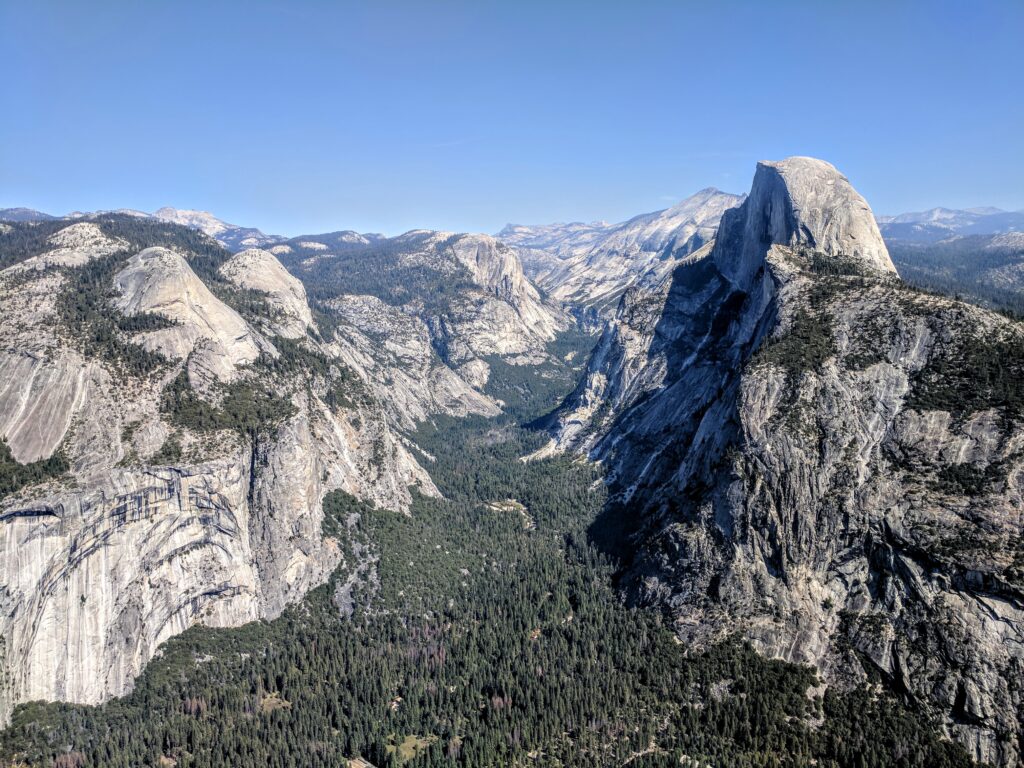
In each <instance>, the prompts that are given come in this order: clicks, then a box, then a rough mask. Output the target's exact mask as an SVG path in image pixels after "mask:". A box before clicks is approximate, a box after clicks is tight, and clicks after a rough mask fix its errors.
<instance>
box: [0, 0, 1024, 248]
mask: <svg viewBox="0 0 1024 768" xmlns="http://www.w3.org/2000/svg"><path fill="white" fill-rule="evenodd" d="M1022 40H1024V0H1008V1H1007V2H1004V3H994V2H993V3H989V2H963V3H945V2H920V3H915V2H898V0H897V1H894V2H886V3H870V2H863V1H862V2H849V3H840V2H831V1H829V0H823V1H822V2H804V3H799V2H791V3H786V2H763V3H762V2H758V3H741V2H735V3H720V2H714V3H712V2H711V1H710V0H708V1H707V2H702V3H696V2H671V3H668V2H666V3H657V2H637V1H635V2H629V3H626V2H622V3H614V4H613V3H601V2H555V1H554V0H552V1H551V2H545V3H540V2H537V3H532V2H523V1H520V2H508V3H491V2H485V1H483V0H474V1H473V2H468V1H467V2H462V3H456V2H448V3H429V4H428V3H408V4H406V3H397V2H387V1H384V0H381V1H378V2H366V3H353V4H340V3H327V2H323V3H317V2H289V3H279V4H278V3H273V4H272V3H262V2H244V3H243V2H238V3H230V2H202V3H187V2H173V3H171V2H156V1H149V2H123V3H118V2H102V1H99V2H90V3H82V2H68V3H55V2H45V0H32V2H27V1H26V2H17V1H16V0H0V63H2V65H3V75H4V76H3V88H2V91H0V93H2V96H0V98H2V102H0V103H2V105H3V106H2V108H0V117H2V119H0V207H5V206H18V205H25V206H30V207H35V208H39V209H42V210H45V211H49V212H53V213H64V212H67V211H70V210H74V209H82V210H95V209H100V208H114V207H131V208H140V209H143V210H150V211H151V210H153V209H155V208H157V207H159V206H161V205H173V206H177V207H182V208H201V209H206V210H210V211H212V212H214V213H215V214H217V215H218V216H221V217H222V218H224V219H226V220H228V221H232V222H234V223H239V224H247V225H252V226H258V227H260V228H262V229H264V230H266V231H269V232H280V233H284V234H297V233H300V232H317V231H325V230H329V229H340V228H353V229H358V230H362V231H383V232H387V233H397V232H401V231H404V230H406V229H410V228H413V227H431V228H439V229H440V228H443V229H454V230H478V231H495V230H497V229H499V228H500V227H501V226H502V225H503V224H505V223H506V222H508V221H516V222H528V223H533V222H546V221H557V220H577V219H583V220H593V219H608V220H620V219H623V218H626V217H628V216H630V215H633V214H635V213H640V212H644V211H648V210H655V209H658V208H664V207H666V206H667V205H668V204H670V203H671V202H672V201H675V200H676V199H679V198H682V197H684V196H686V195H688V194H691V193H692V192H694V191H696V190H697V189H700V188H702V187H705V186H717V187H720V188H722V189H726V190H730V191H737V192H739V191H745V190H746V189H747V188H748V186H749V184H750V179H751V177H752V174H753V167H754V162H755V161H756V160H758V159H761V158H769V159H775V158H780V157H784V156H786V155H791V154H809V155H815V156H818V157H822V158H825V159H827V160H830V161H831V162H833V163H834V164H835V165H837V166H838V167H839V168H840V170H842V171H844V172H845V173H846V174H847V175H848V176H849V177H850V179H851V181H853V183H854V185H855V186H856V187H857V188H858V189H859V190H860V191H861V192H862V193H863V194H864V195H865V196H866V197H867V198H868V200H869V202H870V203H871V204H872V207H873V208H874V209H875V211H876V212H879V213H893V212H901V211H905V210H917V209H921V208H926V207H931V206H935V205H948V206H953V207H965V206H972V205H997V206H1000V207H1004V208H1010V209H1019V208H1024V43H1022Z"/></svg>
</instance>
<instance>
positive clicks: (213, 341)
mask: <svg viewBox="0 0 1024 768" xmlns="http://www.w3.org/2000/svg"><path fill="white" fill-rule="evenodd" d="M229 263H230V262H229ZM114 285H115V287H116V289H117V290H118V292H119V293H120V294H121V295H120V298H118V299H117V301H116V302H115V306H116V307H117V309H119V310H121V312H123V313H124V314H126V315H128V316H133V315H140V314H144V313H151V314H154V315H159V316H160V317H163V318H165V319H167V320H169V321H171V323H173V325H172V326H171V327H169V328H162V329H159V330H155V331H150V332H148V333H146V334H145V336H144V338H143V339H142V345H143V346H144V347H145V348H146V349H149V350H151V351H154V352H159V353H161V354H162V355H164V356H166V357H169V358H172V359H175V360H184V359H185V358H187V357H188V356H189V355H191V354H192V353H193V352H196V353H197V357H196V360H195V364H196V365H197V366H199V367H201V368H202V369H203V370H204V371H206V372H209V373H210V374H211V375H212V376H213V377H214V378H216V379H217V380H219V381H228V380H230V379H231V378H233V377H234V375H235V370H236V369H237V368H238V366H240V365H245V364H247V363H251V362H252V361H253V360H255V359H256V357H257V356H258V355H259V352H260V346H259V344H258V343H257V338H256V335H255V333H254V332H253V330H252V329H251V328H250V327H249V326H248V324H247V323H246V322H245V321H244V320H243V319H242V318H241V316H240V315H239V314H238V313H237V312H236V311H235V310H233V309H231V308H230V307H228V306H227V305H226V304H224V302H222V301H221V300H220V299H218V298H217V297H216V296H214V295H213V293H212V292H211V291H210V289H209V288H207V287H206V285H205V284H204V283H203V281H202V280H200V279H199V278H198V277H197V276H196V274H195V273H194V272H193V271H192V268H191V267H190V266H189V264H188V262H187V261H186V260H185V258H184V257H183V256H182V255H181V254H180V253H177V252H175V251H171V250H169V249H167V248H147V249H145V250H144V251H142V252H140V253H138V254H136V255H135V256H133V257H132V258H131V259H130V260H129V261H128V264H127V266H125V268H124V269H123V270H121V271H120V272H119V273H118V274H117V276H116V277H115V278H114Z"/></svg>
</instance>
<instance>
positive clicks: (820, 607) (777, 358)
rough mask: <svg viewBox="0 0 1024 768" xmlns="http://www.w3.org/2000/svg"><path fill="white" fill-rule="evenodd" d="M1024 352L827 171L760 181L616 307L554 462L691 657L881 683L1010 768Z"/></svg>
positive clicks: (782, 167)
mask: <svg viewBox="0 0 1024 768" xmlns="http://www.w3.org/2000/svg"><path fill="white" fill-rule="evenodd" d="M1022 350H1024V332H1022V328H1021V326H1020V324H1018V323H1014V322H1011V321H1009V320H1006V319H1005V318H1002V317H1000V316H998V315H995V314H992V313H989V312H986V311H984V310H981V309H978V308H976V307H972V306H969V305H964V304H960V303H958V302H955V301H952V300H948V299H944V298H939V297H935V296H929V295H925V294H921V293H919V292H915V291H913V290H911V289H909V288H906V287H905V286H903V285H902V284H901V283H900V281H899V280H898V278H897V276H896V275H895V272H894V270H893V268H892V264H891V262H890V260H889V258H888V254H887V252H886V250H885V246H884V244H883V243H882V241H881V238H880V237H878V230H877V227H876V226H875V224H874V220H873V217H872V216H871V213H870V210H869V209H868V207H867V205H866V204H865V203H864V200H863V198H861V197H860V196H859V195H857V194H856V192H854V190H853V189H852V187H850V185H849V183H848V181H847V180H846V179H845V178H844V177H843V176H841V175H840V174H839V173H838V172H837V171H835V169H833V168H832V167H831V166H829V165H828V164H826V163H822V162H821V161H816V160H811V159H807V158H792V159H790V160H786V161H782V162H781V163H762V164H760V165H759V166H758V169H757V173H756V175H755V179H754V184H753V188H752V189H751V192H750V195H749V197H748V198H747V200H746V202H745V203H744V204H743V205H742V206H740V207H738V208H736V209H734V210H733V211H731V212H729V213H727V214H726V215H725V217H723V221H722V225H721V230H720V234H719V236H718V239H717V240H716V242H715V244H714V246H713V247H711V248H709V249H706V250H705V251H704V252H702V253H698V254H694V255H693V257H692V258H691V259H690V260H689V261H688V262H686V263H684V264H683V265H681V266H679V267H677V269H676V270H675V272H674V274H673V275H672V277H671V279H670V280H667V281H665V282H664V283H662V284H660V285H658V286H655V288H654V289H651V290H646V291H636V292H631V293H627V294H626V295H625V296H624V298H623V300H622V302H621V303H620V308H619V312H618V315H617V318H616V320H615V322H614V323H612V324H611V325H610V326H609V329H608V330H607V331H606V333H605V335H604V337H603V338H602V340H601V342H600V344H599V345H598V348H597V350H596V351H595V354H594V357H593V359H592V361H591V365H590V370H589V371H588V375H587V377H586V379H585V381H584V382H583V383H581V386H580V387H579V389H578V390H577V391H576V392H575V393H574V395H573V396H572V397H570V398H569V400H568V401H567V402H566V404H565V405H564V406H563V408H562V409H561V411H560V412H558V413H557V414H556V415H555V417H554V420H553V422H552V425H551V431H552V442H551V444H550V445H549V446H548V447H547V448H546V449H545V450H546V451H549V452H550V451H559V450H567V449H568V450H581V451H585V452H588V453H590V455H591V456H593V457H595V458H598V459H601V460H603V461H604V462H605V463H606V464H607V466H608V468H609V470H610V474H611V477H612V480H611V482H612V485H613V488H614V490H615V491H616V497H617V503H616V506H615V508H614V510H613V511H612V512H611V513H610V515H609V519H617V520H618V523H619V524H621V525H623V526H625V527H626V529H628V530H631V531H632V534H631V539H630V545H629V547H628V550H629V554H628V561H627V565H626V572H625V575H624V585H625V588H626V590H627V592H628V594H629V595H630V596H631V597H632V599H634V600H636V601H638V602H644V603H651V604H658V605H662V606H664V607H665V608H666V609H667V610H668V611H669V612H670V613H671V614H672V616H673V617H674V619H675V621H676V626H677V629H678V632H679V634H680V635H681V636H682V637H684V638H685V639H687V640H688V641H690V642H695V643H698V644H700V643H702V642H706V641H708V640H710V639H712V638H715V637H718V636H721V635H723V634H726V633H729V632H732V631H736V630H737V629H738V630H740V631H742V632H743V633H745V635H746V636H747V637H749V638H750V639H751V640H752V641H753V642H755V644H756V645H758V646H759V647H760V648H761V649H762V650H763V651H765V652H766V653H769V654H772V655H777V656H781V657H784V658H787V659H792V660H797V661H802V662H808V663H812V664H815V665H817V666H818V667H820V668H821V669H822V670H823V672H824V673H825V675H826V679H828V680H829V681H831V682H832V683H833V684H839V685H844V684H850V683H853V682H856V681H860V680H864V679H867V678H868V677H869V676H871V675H875V674H880V675H881V676H882V678H883V679H884V680H886V681H887V682H888V684H890V685H891V686H892V687H893V688H895V689H896V690H898V691H901V692H904V693H905V694H906V695H908V696H910V697H912V698H913V699H915V700H917V701H918V702H920V703H921V704H923V705H925V706H926V707H928V708H930V710H931V711H932V712H933V713H934V714H935V715H936V716H937V717H938V718H940V720H941V721H942V722H944V723H945V726H946V728H947V729H948V731H949V733H950V734H951V735H952V736H953V737H954V738H956V739H957V740H959V741H961V742H963V743H964V744H965V745H966V746H968V748H970V749H971V750H972V751H973V752H974V753H975V755H976V756H978V757H979V758H982V759H986V760H991V761H993V762H998V763H1002V764H1008V765H1009V764H1015V763H1016V761H1017V760H1018V759H1019V757H1020V756H1019V754H1018V746H1017V734H1018V733H1019V732H1020V730H1021V723H1020V720H1019V715H1018V713H1019V712H1020V708H1021V704H1022V702H1021V694H1020V691H1019V690H1018V687H1017V686H1016V684H1015V682H1014V681H1016V680H1019V679H1020V676H1021V673H1022V671H1024V634H1022V632H1024V613H1022V599H1024V572H1022V570H1021V551H1022V550H1021V540H1022V539H1021V534H1022V530H1021V527H1022V521H1021V516H1020V509H1021V502H1022V498H1021V494H1022V490H1024V451H1022V446H1024V392H1022V390H1021V385H1020V381H1021V378H1020V377H1021V376H1022V375H1024V352H1022Z"/></svg>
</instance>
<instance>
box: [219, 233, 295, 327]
mask: <svg viewBox="0 0 1024 768" xmlns="http://www.w3.org/2000/svg"><path fill="white" fill-rule="evenodd" d="M220 273H221V274H222V275H223V276H224V277H226V278H227V279H228V280H230V281H231V282H232V283H233V284H234V285H236V286H238V287H239V288H244V289H246V290H250V291H256V292H258V293H261V294H263V295H265V296H266V298H267V301H268V302H269V304H270V309H271V322H270V330H271V331H272V332H273V333H274V334H276V335H279V336H284V337H286V338H289V339H297V338H301V337H303V336H305V335H306V331H307V329H309V328H310V327H312V325H313V313H312V312H310V309H309V303H308V302H307V301H306V289H305V287H303V285H302V282H301V281H300V280H298V279H297V278H295V277H293V276H292V275H291V273H289V272H288V270H287V269H285V268H284V267H283V266H282V265H281V262H279V261H278V260H277V259H276V258H275V257H274V254H272V253H269V252H268V251H261V250H259V249H258V248H250V249H248V250H245V251H242V252H241V253H236V254H235V255H234V256H232V257H231V258H230V259H228V261H226V262H225V263H224V264H223V265H222V266H221V268H220Z"/></svg>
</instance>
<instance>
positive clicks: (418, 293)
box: [282, 230, 569, 390]
mask: <svg viewBox="0 0 1024 768" xmlns="http://www.w3.org/2000/svg"><path fill="white" fill-rule="evenodd" d="M351 235H352V233H344V232H341V233H332V234H330V235H317V236H311V235H304V236H303V237H301V238H296V239H295V240H292V241H289V243H288V247H289V249H291V252H290V253H288V254H282V259H284V261H285V263H286V264H287V265H288V266H289V268H290V269H292V270H293V272H294V273H295V274H296V275H297V276H299V277H300V278H301V279H302V280H303V281H304V282H306V283H307V284H308V285H309V286H314V285H315V286H316V290H317V292H318V294H319V295H320V296H328V297H329V296H331V295H333V296H334V297H336V298H339V299H340V298H343V297H352V296H367V295H372V296H375V297H376V298H377V299H379V300H380V301H381V302H383V304H384V305H387V306H389V307H392V308H395V309H398V310H399V311H401V312H402V313H404V314H406V315H408V316H411V317H415V318H418V321H419V322H420V323H421V324H423V327H425V328H426V329H427V332H428V334H429V338H430V343H431V345H432V346H433V348H434V350H435V351H436V353H437V355H438V356H439V357H440V359H441V360H442V361H443V362H444V363H445V364H446V365H447V366H448V367H449V368H450V369H451V370H452V371H453V372H454V373H455V374H456V375H457V376H458V377H459V378H460V379H462V380H463V382H465V383H468V384H469V385H470V386H472V387H474V388H476V389H477V390H482V389H483V388H484V387H485V385H486V384H487V380H488V377H489V375H490V365H489V363H488V362H487V358H488V357H491V356H497V357H501V358H504V359H505V360H506V361H507V362H510V363H512V364H531V363H536V362H539V361H540V360H543V359H545V355H546V348H547V345H548V343H549V342H551V341H552V340H553V339H554V338H555V336H556V335H557V334H558V333H559V332H560V331H562V330H565V329H566V328H567V327H568V325H569V321H568V318H567V317H566V316H565V315H564V314H563V313H562V312H561V311H560V310H559V309H558V308H557V307H555V306H553V305H552V304H550V303H549V302H546V301H545V300H544V299H542V297H541V296H540V293H539V292H538V290H537V289H536V287H535V286H534V285H533V284H532V283H531V282H530V281H529V280H528V279H527V278H526V276H525V274H524V272H523V267H522V263H521V262H520V260H519V257H518V255H517V253H516V251H515V249H513V248H510V247H508V246H507V245H505V244H503V243H500V242H498V241H496V240H495V239H494V238H492V237H489V236H487V235H476V234H454V233H451V232H434V231H431V230H413V231H411V232H406V233H405V234H403V235H399V236H398V237H393V238H381V237H377V236H365V237H364V236H360V237H359V238H355V237H352V236H351ZM339 306H340V305H339ZM367 306H368V305H365V306H364V310H365V309H366V307H367ZM382 309H383V307H382V306H377V307H375V308H374V310H373V313H376V314H378V315H379V313H380V311H381V310H382ZM363 314H364V315H366V316H369V314H372V313H367V312H365V311H364V312H363Z"/></svg>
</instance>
